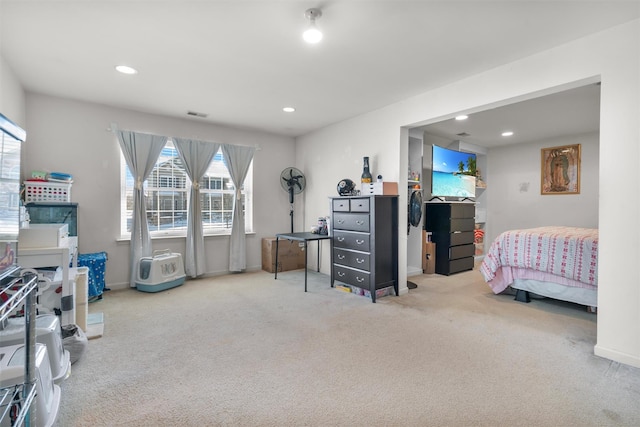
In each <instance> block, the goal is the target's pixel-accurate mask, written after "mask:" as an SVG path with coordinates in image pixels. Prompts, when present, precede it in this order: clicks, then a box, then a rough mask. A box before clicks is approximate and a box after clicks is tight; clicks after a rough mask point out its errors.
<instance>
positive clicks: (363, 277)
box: [333, 264, 371, 289]
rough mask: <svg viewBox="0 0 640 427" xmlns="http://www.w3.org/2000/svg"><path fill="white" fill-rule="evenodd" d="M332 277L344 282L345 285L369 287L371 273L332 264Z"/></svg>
mask: <svg viewBox="0 0 640 427" xmlns="http://www.w3.org/2000/svg"><path fill="white" fill-rule="evenodd" d="M333 279H334V280H339V281H340V282H342V283H346V284H347V285H353V286H357V287H359V288H363V289H369V283H370V279H371V275H370V274H369V273H368V272H366V271H361V270H355V269H353V268H348V267H344V266H342V265H337V264H334V266H333Z"/></svg>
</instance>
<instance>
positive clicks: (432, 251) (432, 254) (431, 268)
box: [422, 230, 436, 274]
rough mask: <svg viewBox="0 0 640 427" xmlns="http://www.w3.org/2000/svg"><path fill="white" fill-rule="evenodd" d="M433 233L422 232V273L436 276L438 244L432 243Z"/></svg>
mask: <svg viewBox="0 0 640 427" xmlns="http://www.w3.org/2000/svg"><path fill="white" fill-rule="evenodd" d="M430 235H431V233H427V232H426V231H425V230H422V272H423V273H424V274H434V273H435V272H436V244H435V243H433V242H430V241H429V240H430Z"/></svg>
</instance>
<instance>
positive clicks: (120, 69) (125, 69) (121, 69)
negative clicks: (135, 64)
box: [116, 65, 138, 74]
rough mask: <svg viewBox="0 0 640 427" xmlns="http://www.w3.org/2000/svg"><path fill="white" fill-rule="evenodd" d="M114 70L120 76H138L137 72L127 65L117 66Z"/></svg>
mask: <svg viewBox="0 0 640 427" xmlns="http://www.w3.org/2000/svg"><path fill="white" fill-rule="evenodd" d="M116 70H117V71H118V72H120V73H122V74H138V70H136V69H135V68H131V67H129V66H127V65H118V66H117V67H116Z"/></svg>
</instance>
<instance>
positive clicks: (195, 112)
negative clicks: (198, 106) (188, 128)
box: [187, 111, 208, 119]
mask: <svg viewBox="0 0 640 427" xmlns="http://www.w3.org/2000/svg"><path fill="white" fill-rule="evenodd" d="M187 115H188V116H195V117H202V118H203V119H205V118H207V116H208V114H205V113H198V112H197V111H187Z"/></svg>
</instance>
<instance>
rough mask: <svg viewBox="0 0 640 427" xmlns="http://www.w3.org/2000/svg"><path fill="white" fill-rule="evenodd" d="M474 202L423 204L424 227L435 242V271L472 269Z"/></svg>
mask: <svg viewBox="0 0 640 427" xmlns="http://www.w3.org/2000/svg"><path fill="white" fill-rule="evenodd" d="M475 213H476V209H475V204H473V203H427V204H426V209H425V220H424V221H425V222H424V228H425V230H426V231H428V232H431V241H432V242H433V243H435V245H436V269H435V270H436V274H445V275H447V276H448V275H450V274H453V273H459V272H461V271H467V270H473V263H474V258H473V255H474V253H475V246H474V244H473V229H474V228H475Z"/></svg>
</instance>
